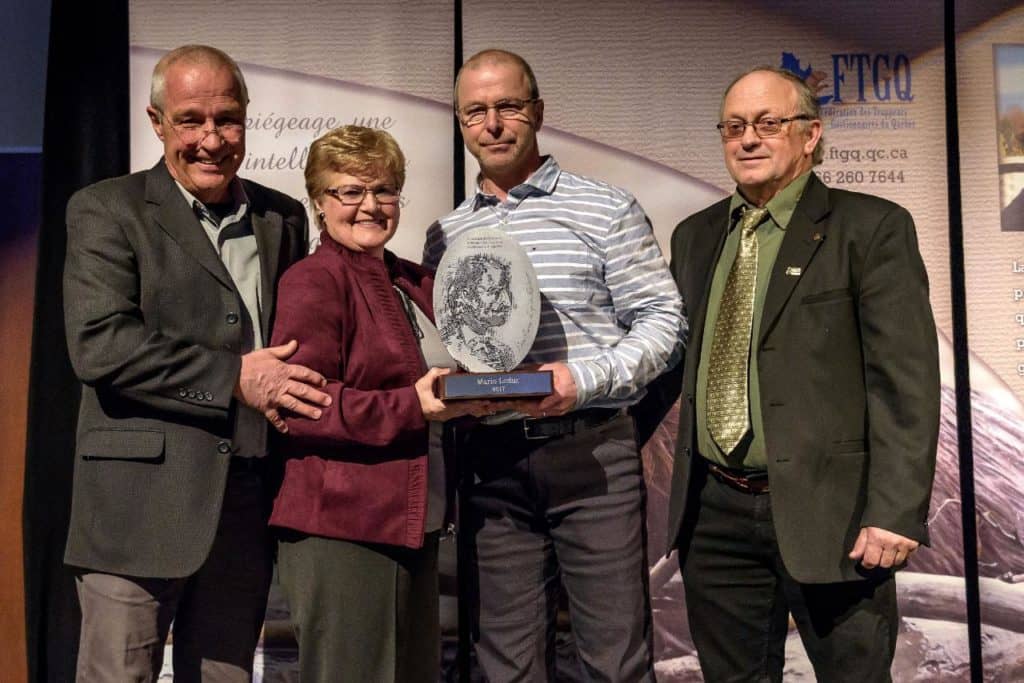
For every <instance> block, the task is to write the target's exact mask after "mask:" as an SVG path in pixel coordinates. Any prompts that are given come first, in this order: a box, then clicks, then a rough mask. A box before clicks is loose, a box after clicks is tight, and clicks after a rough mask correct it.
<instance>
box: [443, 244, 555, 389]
mask: <svg viewBox="0 0 1024 683" xmlns="http://www.w3.org/2000/svg"><path fill="white" fill-rule="evenodd" d="M434 313H435V315H436V316H437V329H438V332H439V333H440V335H441V340H442V341H443V342H444V345H445V347H446V348H447V349H448V353H450V354H451V356H452V358H454V359H455V361H456V362H457V363H458V364H459V366H460V367H461V368H462V369H463V370H466V371H468V372H459V373H453V374H450V375H446V376H444V377H441V378H439V381H438V392H437V393H438V397H439V398H441V399H442V400H452V399H470V398H472V399H480V398H487V399H501V398H530V397H539V396H547V395H548V394H550V393H551V392H552V389H553V380H552V376H551V372H550V371H546V370H544V371H533V372H530V371H513V369H514V368H515V367H517V366H518V365H519V364H520V363H521V362H522V360H523V358H525V357H526V354H527V353H528V352H529V351H530V347H531V346H533V340H534V337H536V336H537V328H538V326H539V325H540V288H539V286H538V285H537V275H536V273H534V270H533V264H531V263H530V259H529V257H528V256H527V255H526V252H525V251H523V249H522V247H520V246H519V245H518V244H516V243H515V242H514V241H513V240H512V239H511V238H510V237H508V236H507V235H506V234H505V233H503V232H501V231H500V230H495V229H492V228H478V229H476V230H473V231H471V232H470V233H468V234H467V235H465V236H463V237H462V238H460V239H459V240H457V241H456V242H455V243H454V244H452V245H451V247H449V248H448V250H447V251H446V252H445V255H444V258H442V259H441V263H440V264H439V266H438V269H437V279H436V281H435V283H434Z"/></svg>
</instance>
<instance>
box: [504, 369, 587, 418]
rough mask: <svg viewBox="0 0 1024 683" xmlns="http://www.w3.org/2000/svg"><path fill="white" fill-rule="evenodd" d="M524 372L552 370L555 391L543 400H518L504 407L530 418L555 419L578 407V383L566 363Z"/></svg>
mask: <svg viewBox="0 0 1024 683" xmlns="http://www.w3.org/2000/svg"><path fill="white" fill-rule="evenodd" d="M522 369H524V370H530V371H534V372H536V371H539V370H550V371H551V373H552V387H553V388H554V391H553V392H552V393H551V395H550V396H546V397H544V398H543V399H540V400H537V399H518V400H512V401H507V402H503V403H502V407H507V408H509V409H511V410H516V411H518V412H520V413H523V414H525V415H529V416H530V417H553V416H555V415H565V414H566V413H568V412H569V411H570V410H572V409H573V408H575V407H576V381H575V380H574V379H573V378H572V373H571V372H569V366H568V365H566V364H565V363H544V364H543V365H538V366H536V367H525V368H522Z"/></svg>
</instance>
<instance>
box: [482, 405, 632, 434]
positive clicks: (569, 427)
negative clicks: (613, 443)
mask: <svg viewBox="0 0 1024 683" xmlns="http://www.w3.org/2000/svg"><path fill="white" fill-rule="evenodd" d="M621 413H622V411H621V410H620V409H619V408H584V409H583V410H574V411H573V412H571V413H566V414H565V415H558V416H555V417H537V418H534V417H527V418H523V419H522V420H510V421H509V422H502V423H501V424H498V425H486V424H480V425H478V426H477V427H476V429H477V430H480V431H483V432H484V433H485V434H487V435H488V436H493V437H497V436H499V435H501V436H503V437H507V438H517V437H518V438H522V439H526V440H528V441H534V440H539V439H553V438H555V437H558V436H569V435H572V434H576V433H578V432H582V431H585V430H587V429H593V428H594V427H600V426H601V425H603V424H605V423H607V422H611V420H612V419H613V418H615V417H617V416H618V415H620V414H621Z"/></svg>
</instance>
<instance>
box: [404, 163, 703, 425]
mask: <svg viewBox="0 0 1024 683" xmlns="http://www.w3.org/2000/svg"><path fill="white" fill-rule="evenodd" d="M478 227H492V228H498V229H500V230H502V231H504V232H505V233H506V234H508V235H509V236H510V237H511V238H512V239H514V240H515V241H516V242H517V243H518V244H519V245H520V246H521V247H522V248H523V249H524V250H525V251H526V253H527V255H528V256H529V258H530V262H531V263H532V264H533V267H534V269H535V270H536V272H537V280H538V283H539V284H540V290H541V293H542V294H543V299H544V301H543V304H542V307H541V318H540V328H539V330H538V332H537V338H536V339H535V340H534V343H533V346H532V348H531V349H530V352H529V354H528V355H527V357H526V359H525V362H527V363H549V362H563V363H565V364H566V365H567V366H568V368H569V371H570V372H571V374H572V377H573V380H574V381H575V382H576V388H577V401H576V407H577V408H582V407H623V406H628V405H630V404H632V403H635V402H636V401H638V400H640V398H642V397H643V395H644V392H645V389H644V387H646V386H647V384H648V383H649V382H651V380H653V379H654V378H655V377H657V376H658V375H659V374H661V373H662V372H663V371H664V370H665V369H666V368H668V367H670V366H671V365H672V364H674V363H676V362H677V361H678V360H679V358H680V356H681V353H682V346H683V338H684V335H685V332H686V322H685V320H684V318H683V313H682V301H681V300H680V297H679V293H678V290H677V289H676V286H675V283H674V282H673V281H672V276H671V275H670V274H669V271H668V268H667V267H666V265H665V260H664V258H662V255H661V250H660V249H659V248H658V244H657V242H656V241H655V239H654V233H653V231H652V230H651V225H650V222H649V221H648V220H647V216H646V215H645V214H644V212H643V209H642V208H641V207H640V205H639V204H638V203H637V201H636V199H634V198H633V196H632V195H630V194H629V193H628V192H626V191H624V190H621V189H619V188H616V187H612V186H611V185H607V184H605V183H601V182H598V181H594V180H590V179H589V178H584V177H581V176H578V175H575V174H573V173H569V172H567V171H563V170H561V169H560V168H559V166H558V164H557V163H556V162H555V160H554V159H553V158H552V157H546V158H545V160H544V162H543V163H542V164H541V166H540V168H538V169H537V170H536V171H534V173H533V174H532V175H531V176H530V177H529V178H528V179H527V180H526V181H525V182H524V183H522V184H521V185H517V186H516V187H514V188H512V189H511V190H510V191H509V193H508V197H507V198H506V200H505V201H499V200H498V198H497V197H495V196H493V195H489V194H485V193H484V192H482V191H480V190H479V189H478V191H477V192H476V194H475V195H474V196H472V197H470V198H468V199H467V200H466V201H464V202H463V203H462V204H461V205H459V207H458V208H457V209H455V211H453V212H452V213H450V214H448V215H447V216H445V217H444V218H441V219H440V220H439V221H438V222H437V223H435V224H434V225H432V226H431V227H430V229H429V230H428V231H427V242H426V246H425V247H424V255H423V262H424V264H425V265H427V266H429V267H431V268H437V265H438V263H439V262H440V260H441V257H442V255H443V254H444V251H445V249H446V247H447V246H448V245H449V244H451V243H453V242H454V241H455V240H457V239H458V238H459V237H460V236H461V235H463V234H465V233H466V232H468V231H470V230H472V229H474V228H478Z"/></svg>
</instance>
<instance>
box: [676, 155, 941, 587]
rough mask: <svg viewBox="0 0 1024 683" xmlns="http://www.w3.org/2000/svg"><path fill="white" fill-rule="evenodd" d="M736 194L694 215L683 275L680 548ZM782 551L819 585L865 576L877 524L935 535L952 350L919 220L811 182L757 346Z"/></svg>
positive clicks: (776, 274)
mask: <svg viewBox="0 0 1024 683" xmlns="http://www.w3.org/2000/svg"><path fill="white" fill-rule="evenodd" d="M728 210H729V199H728V198H726V199H724V200H722V201H720V202H718V203H716V204H714V205H713V206H711V207H709V208H707V209H705V210H704V211H701V212H700V213H697V214H695V215H694V216H691V217H690V218H688V219H686V220H685V221H683V222H682V223H680V224H679V225H678V226H677V227H676V230H675V232H674V233H673V236H672V266H671V268H672V273H673V276H674V277H675V280H676V283H677V284H678V286H679V289H680V291H681V292H682V295H683V300H684V301H685V302H686V304H687V307H688V309H689V313H690V325H691V326H690V330H691V340H690V342H689V344H688V346H687V356H686V359H685V367H684V373H683V374H684V380H683V392H682V393H683V395H682V402H681V414H680V426H679V439H678V442H677V444H676V456H675V468H674V474H673V482H672V494H671V500H670V509H669V546H670V548H671V547H675V546H676V545H678V547H679V548H680V560H681V561H684V560H685V552H686V547H687V545H688V542H689V541H688V533H689V529H690V528H691V526H690V525H691V523H692V521H693V519H694V514H695V513H696V505H697V501H698V496H697V495H696V494H695V493H694V491H695V488H696V486H695V484H697V483H698V482H699V481H700V480H701V478H702V476H703V473H702V470H703V469H704V468H703V466H702V463H703V462H704V461H703V459H702V458H699V457H696V456H697V454H696V450H697V449H696V439H695V432H696V429H695V426H696V425H695V415H694V407H695V398H694V397H695V395H696V377H697V365H698V362H699V359H700V350H701V345H702V342H703V339H702V338H701V337H702V334H703V330H704V319H705V306H706V301H707V295H708V291H709V289H710V286H711V279H712V276H713V273H714V270H715V265H716V263H717V261H718V256H719V253H720V252H721V250H722V245H723V243H724V241H725V237H726V233H727V229H728V226H729V216H728ZM754 352H756V353H757V358H758V368H759V376H758V380H759V382H760V388H761V412H762V415H763V417H764V439H765V445H766V449H767V458H768V461H767V467H768V475H769V480H770V483H771V496H772V514H773V519H774V523H775V529H776V534H777V536H778V541H779V549H780V552H781V555H782V559H783V561H784V563H785V565H786V567H787V569H788V570H789V572H790V573H791V574H792V575H793V577H794V578H796V579H797V580H798V581H802V582H806V583H819V582H833V581H842V580H852V579H856V578H859V577H860V576H861V572H862V571H863V570H862V569H858V566H857V565H856V564H855V563H854V562H852V561H851V560H849V559H848V558H847V554H848V553H849V552H850V550H851V549H852V547H853V543H854V540H855V539H856V537H857V534H858V533H859V531H860V529H861V527H864V526H877V527H881V528H884V529H887V530H889V531H893V532H896V533H899V534H903V535H905V536H908V537H910V538H913V539H916V540H918V541H920V542H922V543H927V541H928V533H927V514H928V503H929V499H930V496H931V486H932V478H933V475H934V471H935V453H936V446H937V441H938V422H939V369H938V344H937V338H936V332H935V323H934V321H933V319H932V312H931V307H930V305H929V301H928V280H927V274H926V273H925V268H924V264H923V262H922V261H921V257H920V253H919V251H918V247H917V237H916V234H915V231H914V224H913V220H912V219H911V217H910V214H908V213H907V211H906V210H904V209H903V208H902V207H900V206H898V205H896V204H893V203H892V202H889V201H886V200H884V199H881V198H878V197H873V196H870V195H864V194H858V193H853V192H846V191H842V190H834V189H830V188H828V187H826V186H825V185H824V184H822V183H821V182H820V181H819V180H818V179H817V177H816V176H813V175H812V177H811V178H810V180H809V182H808V184H807V187H806V189H805V190H804V193H803V196H802V197H801V199H800V201H799V203H798V204H797V207H796V210H795V212H794V214H793V217H792V220H791V222H790V224H789V227H788V229H787V230H786V235H785V237H784V238H783V242H782V245H781V248H780V250H779V253H778V257H777V259H776V261H775V265H774V268H773V270H772V273H771V277H770V280H769V284H768V290H767V292H766V296H765V303H764V310H763V313H762V318H761V330H760V337H759V338H758V339H757V340H756V345H755V346H754Z"/></svg>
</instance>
